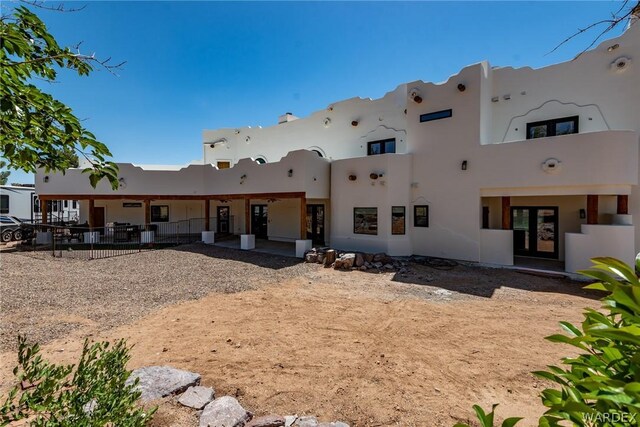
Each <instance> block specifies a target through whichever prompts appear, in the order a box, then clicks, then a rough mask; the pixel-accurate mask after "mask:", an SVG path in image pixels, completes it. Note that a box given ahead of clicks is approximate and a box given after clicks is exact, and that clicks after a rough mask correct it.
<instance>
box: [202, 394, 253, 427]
mask: <svg viewBox="0 0 640 427" xmlns="http://www.w3.org/2000/svg"><path fill="white" fill-rule="evenodd" d="M250 419H251V413H250V412H247V411H246V410H245V409H244V408H243V407H242V406H240V403H238V401H237V400H236V399H235V398H233V397H231V396H223V397H220V398H218V399H216V400H214V401H213V402H211V403H209V404H208V405H207V406H205V407H204V410H203V411H202V415H200V427H243V426H244V425H245V424H246V423H247V422H248V421H249V420H250Z"/></svg>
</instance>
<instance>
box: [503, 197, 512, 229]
mask: <svg viewBox="0 0 640 427" xmlns="http://www.w3.org/2000/svg"><path fill="white" fill-rule="evenodd" d="M502 229H503V230H511V197H509V196H504V197H502Z"/></svg>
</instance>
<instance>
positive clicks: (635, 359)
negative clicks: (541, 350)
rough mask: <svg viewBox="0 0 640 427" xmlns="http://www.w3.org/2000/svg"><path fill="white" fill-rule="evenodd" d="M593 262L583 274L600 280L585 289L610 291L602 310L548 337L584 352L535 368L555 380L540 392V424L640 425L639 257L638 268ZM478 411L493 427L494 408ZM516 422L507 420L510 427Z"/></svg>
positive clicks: (546, 426)
mask: <svg viewBox="0 0 640 427" xmlns="http://www.w3.org/2000/svg"><path fill="white" fill-rule="evenodd" d="M592 261H593V263H594V265H593V266H592V268H591V269H590V270H585V271H581V273H582V274H584V275H585V276H588V277H591V278H593V279H596V280H597V282H596V283H593V284H591V285H588V286H587V287H586V288H587V289H596V290H601V291H606V292H607V293H608V294H607V296H605V297H604V298H603V299H602V300H601V301H602V307H601V309H600V310H599V311H598V310H593V309H589V308H588V309H586V311H585V312H584V321H583V322H582V325H581V327H576V326H574V325H572V324H571V323H568V322H560V325H561V326H562V328H563V329H564V331H565V332H566V334H565V335H552V336H550V337H547V339H548V340H549V341H552V342H559V343H565V344H569V345H572V346H574V347H577V348H579V349H580V350H582V353H581V354H580V355H578V356H577V357H565V358H563V359H562V362H563V364H564V367H558V366H549V367H548V370H546V371H538V372H534V374H535V375H536V376H538V377H541V378H545V379H547V380H550V381H553V382H555V383H556V384H557V386H556V388H548V389H546V390H544V391H542V393H541V394H540V397H541V398H542V403H543V405H544V406H545V407H547V408H549V409H548V410H547V412H545V414H544V415H543V416H542V418H540V420H539V426H540V427H554V426H563V425H576V426H585V427H589V426H602V427H622V426H632V425H633V426H636V425H639V424H640V278H639V274H640V255H639V256H638V257H637V258H636V268H635V271H634V269H633V268H632V267H629V266H627V265H626V264H624V263H623V262H621V261H618V260H616V259H614V258H594V259H593V260H592ZM495 406H496V405H494V406H493V409H495ZM474 409H475V410H476V415H477V417H478V420H479V421H480V424H481V425H482V427H493V410H492V411H491V412H490V413H489V414H486V415H485V413H484V411H482V409H481V408H480V407H478V406H474ZM510 420H515V421H510ZM517 422H518V420H517V419H509V420H506V421H505V423H508V424H507V425H509V426H513V425H515V424H516V423H517ZM567 423H568V424H567ZM504 425H505V424H504V423H503V426H504ZM456 427H468V426H466V425H464V424H456Z"/></svg>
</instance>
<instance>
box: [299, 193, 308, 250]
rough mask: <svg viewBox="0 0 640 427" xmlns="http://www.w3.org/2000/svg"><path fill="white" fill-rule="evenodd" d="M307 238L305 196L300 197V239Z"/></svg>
mask: <svg viewBox="0 0 640 427" xmlns="http://www.w3.org/2000/svg"><path fill="white" fill-rule="evenodd" d="M306 238H307V198H306V197H300V239H302V240H305V239H306Z"/></svg>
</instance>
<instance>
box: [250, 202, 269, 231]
mask: <svg viewBox="0 0 640 427" xmlns="http://www.w3.org/2000/svg"><path fill="white" fill-rule="evenodd" d="M267 211H268V209H267V205H251V234H254V235H255V236H256V239H266V238H267V219H268V212H267Z"/></svg>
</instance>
